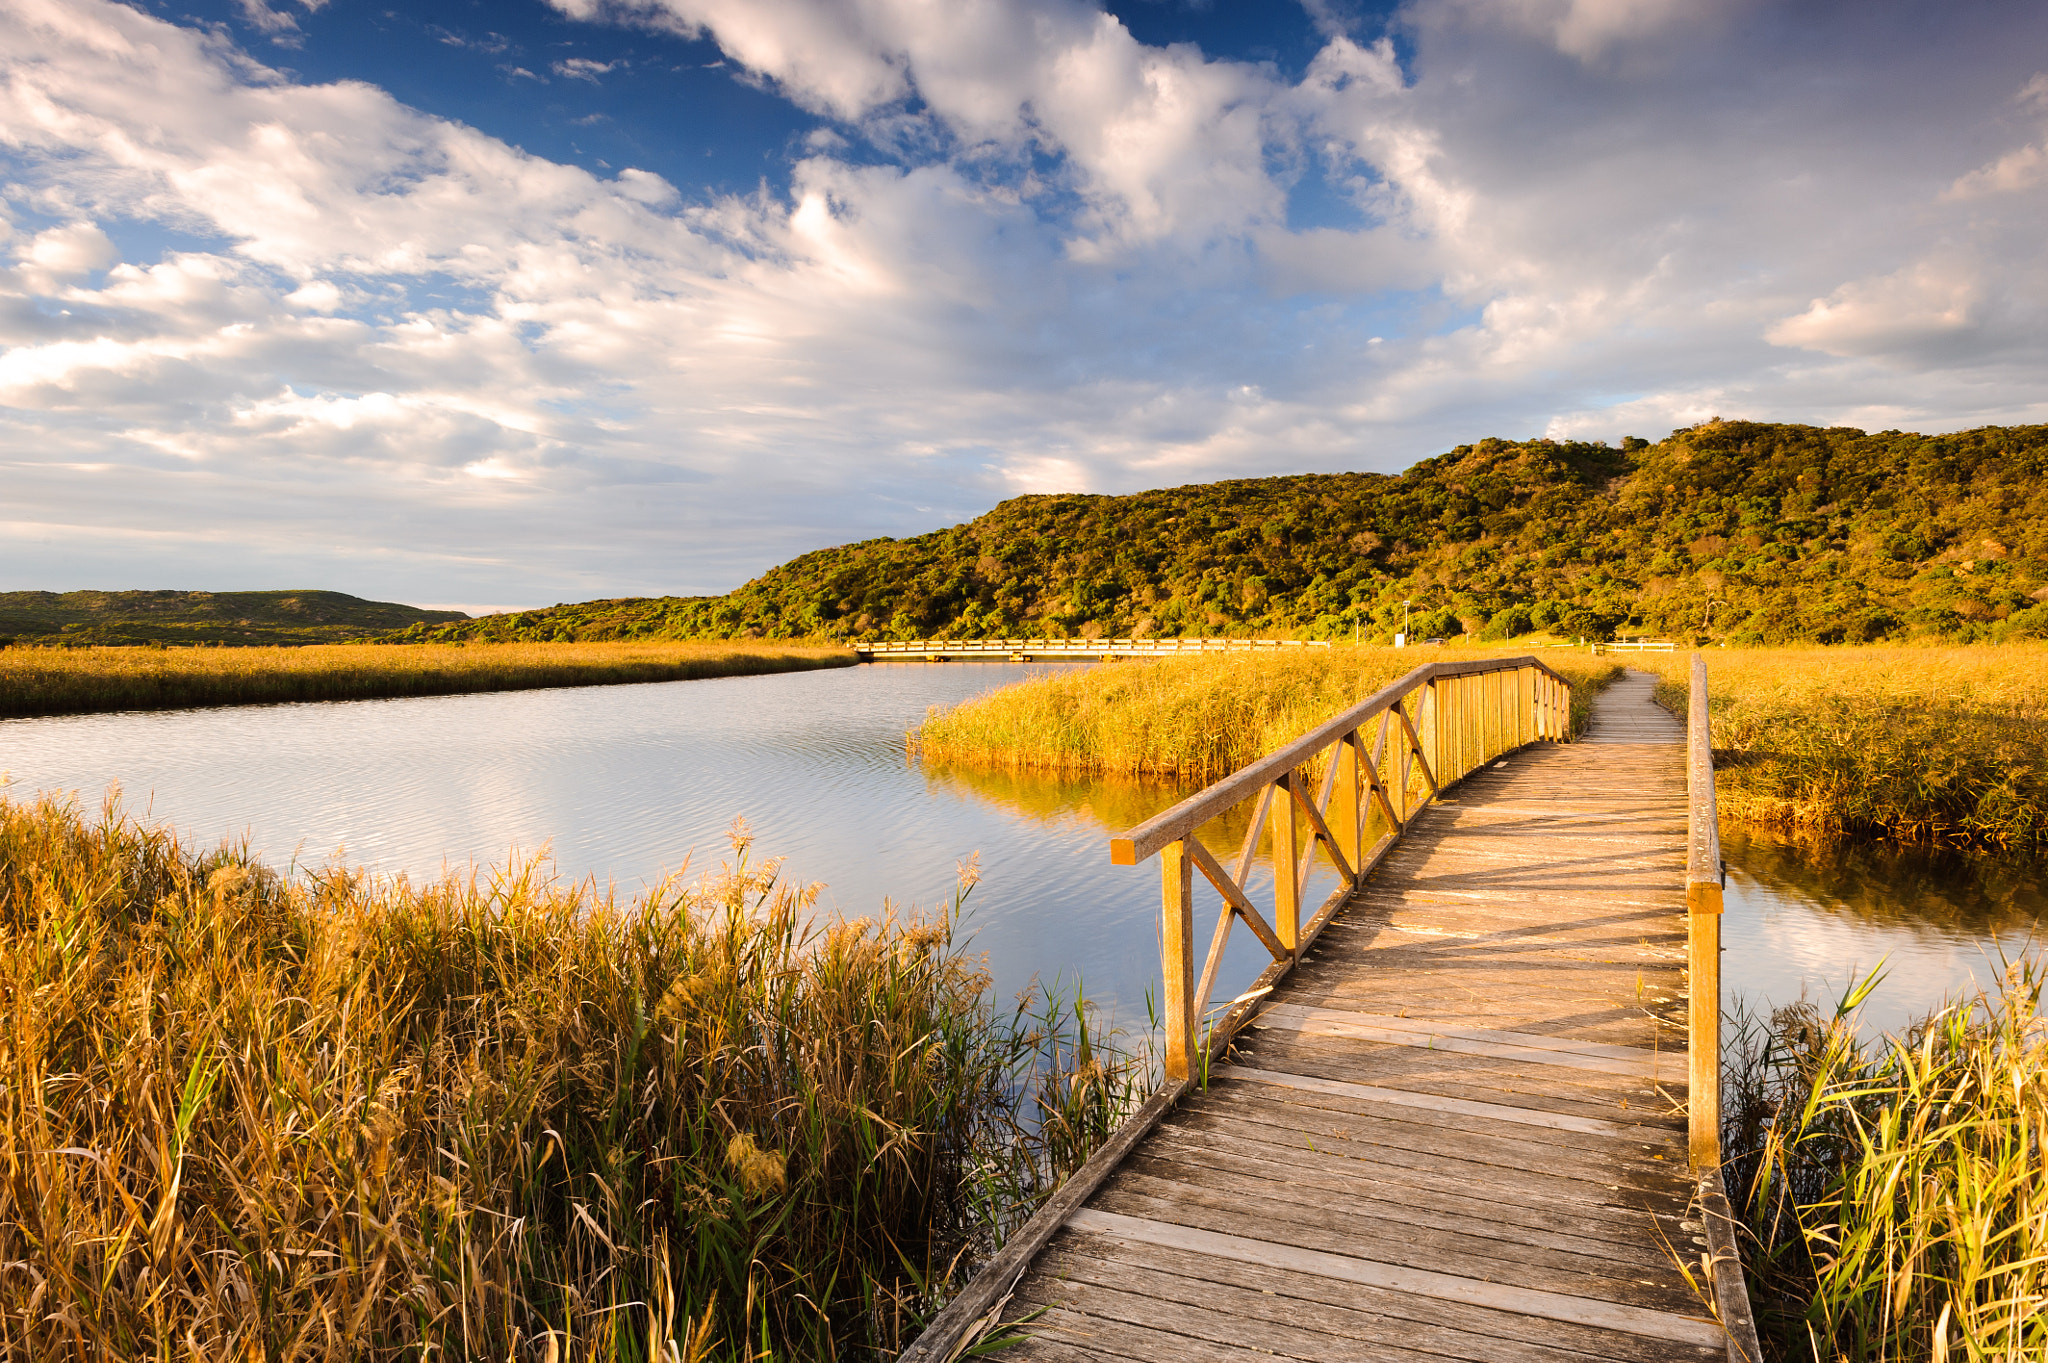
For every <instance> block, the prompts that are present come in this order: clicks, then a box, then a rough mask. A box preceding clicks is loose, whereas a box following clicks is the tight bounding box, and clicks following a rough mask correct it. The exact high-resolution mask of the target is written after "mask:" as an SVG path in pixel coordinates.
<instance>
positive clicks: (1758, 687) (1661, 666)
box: [1632, 644, 2048, 852]
mask: <svg viewBox="0 0 2048 1363" xmlns="http://www.w3.org/2000/svg"><path fill="white" fill-rule="evenodd" d="M1706 659H1707V674H1708V693H1709V697H1710V711H1711V715H1712V720H1713V734H1714V739H1713V741H1714V748H1715V756H1716V766H1717V772H1716V777H1715V788H1716V793H1717V796H1718V799H1719V802H1720V809H1721V814H1722V816H1723V817H1724V818H1730V819H1735V820H1739V821H1741V822H1744V823H1753V824H1763V825H1775V826H1779V827H1789V828H1806V829H1812V830H1815V831H1818V832H1822V833H1829V834H1841V833H1846V834H1852V835H1856V836H1862V837H1877V838H1886V839H1891V840H1895V841H1899V842H1920V843H1935V844H1943V845H1948V846H1978V847H1992V848H1999V849H2003V850H2009V851H2017V852H2040V851H2042V850H2044V849H2048V648H2041V647H2039V646H2036V645H2029V644H2009V645H2005V646H2002V647H1974V648H1804V649H1710V650H1708V651H1707V654H1706ZM1632 665H1634V666H1639V667H1642V668H1645V669H1647V670H1650V671H1653V672H1656V673H1658V674H1659V676H1660V678H1661V681H1660V684H1659V687H1658V699H1659V700H1660V701H1662V702H1663V703H1664V704H1665V705H1667V706H1669V707H1671V709H1672V710H1673V711H1674V712H1676V713H1678V714H1681V715H1682V714H1683V713H1684V712H1685V703H1686V696H1687V684H1686V672H1687V668H1688V667H1689V659H1688V657H1687V656H1686V655H1683V654H1665V655H1659V654H1644V655H1641V656H1640V657H1638V658H1637V659H1635V660H1634V661H1633V664H1632Z"/></svg>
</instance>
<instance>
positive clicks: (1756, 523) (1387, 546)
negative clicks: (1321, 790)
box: [403, 421, 2048, 643]
mask: <svg viewBox="0 0 2048 1363" xmlns="http://www.w3.org/2000/svg"><path fill="white" fill-rule="evenodd" d="M1404 601H1412V602H1413V608H1412V609H1413V632H1414V633H1415V634H1417V635H1419V636H1423V637H1429V636H1434V635H1444V636H1453V635H1458V634H1460V633H1464V634H1470V635H1476V636H1478V637H1480V638H1483V639H1485V638H1507V637H1512V636H1515V635H1520V634H1524V633H1528V632H1531V631H1536V630H1545V631H1549V632H1551V633H1553V634H1557V635H1562V636H1566V637H1577V636H1586V637H1592V638H1606V637H1610V636H1612V635H1614V634H1615V633H1617V632H1619V633H1627V634H1650V635H1658V636H1667V637H1679V638H1693V637H1700V638H1711V639H1714V640H1727V641H1740V642H1752V643H1765V642H1784V641H1792V640H1810V641H1815V642H1864V641H1872V640H1878V639H1886V638H1904V637H1914V636H1939V637H1944V638H1951V639H1996V638H2006V637H2013V636H2021V635H2030V634H2031V635H2048V426H2025V427H1995V426H1987V427H1982V428H1979V429H1977V430H1972V431H1962V432H1958V433H1956V434H1953V435H1916V434H1912V433H1909V432H1903V431H1884V432H1881V433H1878V434H1875V435H1870V434H1866V433H1864V432H1863V431H1859V430H1854V429H1851V428H1847V427H1834V428H1830V429H1826V430H1823V429H1820V428H1818V427H1813V426H1794V425H1768V424H1762V423H1757V422H1746V421H1712V422H1707V423H1704V424H1702V425H1699V426H1695V427H1692V428H1690V429H1687V430H1682V431H1674V432H1673V433H1672V434H1671V435H1670V436H1669V437H1668V438H1667V439H1664V440H1661V441H1658V442H1656V443H1654V444H1652V443H1649V442H1647V441H1641V440H1629V441H1625V442H1623V448H1621V449H1615V448H1613V447H1611V446H1607V445H1600V444H1587V443H1576V442H1553V441H1549V440H1534V441H1520V442H1515V441H1505V440H1482V441H1480V442H1479V443H1478V444H1476V445H1460V446H1459V447H1458V448H1457V449H1455V450H1452V451H1451V452H1450V453H1448V454H1444V455H1440V456H1438V457H1436V458H1433V459H1428V460H1425V461H1423V462H1422V463H1419V464H1417V465H1415V466H1414V467H1413V468H1410V469H1408V470H1407V471H1406V472H1404V473H1401V474H1398V475H1386V474H1373V473H1337V474H1300V475H1296V476H1292V477H1282V478H1251V479H1240V480H1236V481H1231V482H1221V483H1206V484H1195V485H1192V486H1188V487H1178V488H1168V489H1164V490H1161V491H1156V492H1141V493H1138V494H1135V495H1133V496H1127V497H1103V496H1046V497H1018V498H1015V499H1013V500H1011V501H1007V502H1004V503H1002V504H1001V505H999V506H997V507H996V508H995V509H994V510H992V511H990V512H989V513H988V514H987V515H984V516H981V517H978V518H977V519H975V520H973V521H970V522H968V523H967V524H966V525H958V526H953V527H950V528H948V529H945V530H938V531H934V532H932V533H931V534H928V535H919V536H916V537H914V538H911V539H903V540H894V539H877V540H868V541H865V542H863V543H860V544H849V545H844V546H841V547H839V548H836V549H823V550H819V551H818V552H816V553H811V554H805V555H803V556H802V557H800V558H795V559H792V560H790V561H789V562H788V563H785V564H783V565H781V566H780V567H777V568H774V569H771V570H770V571H769V572H767V573H766V574H764V575H762V576H761V577H760V578H758V579H756V580H755V581H753V582H749V583H748V584H747V585H746V586H744V587H741V588H740V589H739V590H737V591H734V592H732V593H730V594H729V595H726V596H720V597H658V598H635V599H627V600H612V601H595V602H586V603H583V604H580V605H566V606H556V607H553V608H551V609H548V610H538V611H527V612H523V613H521V614H517V615H496V616H486V617H483V618H481V619H477V620H469V621H462V622H458V623H455V624H451V625H441V626H415V627H414V628H413V629H411V630H409V631H407V632H406V633H405V635H404V636H403V637H406V638H440V639H613V638H646V637H681V638H693V637H712V638H730V637H734V636H766V637H779V638H795V637H808V638H818V639H834V640H841V639H851V638H877V639H890V638H918V637H932V636H953V637H965V638H990V637H994V638H1002V637H1010V636H1019V635H1025V636H1036V635H1040V634H1053V635H1081V636H1093V635H1096V634H1108V635H1131V634H1161V635H1179V634H1186V635H1202V634H1211V635H1213V634H1238V635H1242V634H1261V635H1274V634H1279V635H1294V636H1298V637H1307V638H1350V637H1352V635H1353V633H1354V631H1356V632H1357V634H1358V635H1359V636H1360V637H1363V638H1369V639H1370V638H1380V639H1384V638H1386V637H1388V636H1389V635H1391V633H1392V632H1393V631H1394V630H1395V629H1398V628H1400V626H1401V622H1402V619H1403V614H1402V612H1403V602H1404Z"/></svg>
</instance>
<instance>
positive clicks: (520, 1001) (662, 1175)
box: [0, 800, 1142, 1361]
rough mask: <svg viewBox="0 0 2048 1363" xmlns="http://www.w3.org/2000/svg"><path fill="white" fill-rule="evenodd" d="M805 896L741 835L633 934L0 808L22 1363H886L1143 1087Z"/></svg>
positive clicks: (930, 935) (476, 897) (487, 885)
mask: <svg viewBox="0 0 2048 1363" xmlns="http://www.w3.org/2000/svg"><path fill="white" fill-rule="evenodd" d="M963 893H964V889H963ZM810 902H811V895H810V892H808V891H803V890H799V889H796V888H793V887H791V886H788V885H785V884H783V883H781V882H780V881H779V880H778V878H777V872H776V867H775V864H774V863H773V862H760V861H755V860H753V859H751V857H750V854H749V848H748V844H747V839H746V837H745V835H744V832H743V831H736V836H735V839H734V856H733V858H732V860H731V861H730V862H728V863H727V864H726V865H725V866H724V867H722V868H721V869H720V871H719V872H718V873H716V874H714V875H712V876H710V877H707V878H706V879H704V880H703V881H702V882H701V883H697V884H685V883H684V882H683V881H681V880H672V881H670V882H667V883H665V884H662V885H660V886H658V887H656V888H655V889H653V890H651V891H650V892H648V893H647V894H646V895H645V896H644V897H643V898H641V899H639V900H637V901H635V902H633V903H631V904H621V903H619V902H618V901H617V900H615V899H614V898H613V896H612V895H611V894H609V893H605V892H600V891H598V890H597V889H596V888H595V887H594V886H592V885H589V884H584V885H575V886H570V885H563V884H560V883H557V882H556V881H554V880H552V879H550V878H549V877H548V876H547V875H546V874H545V872H544V869H543V868H542V867H541V866H539V865H536V864H533V863H526V864H522V865H515V866H509V867H505V868H502V869H494V870H491V871H488V872H483V873H476V874H471V875H468V876H458V877H450V878H447V879H443V880H440V881H437V882H434V883H431V884H422V885H415V884H412V883H410V882H408V881H406V880H404V879H402V878H400V879H394V880H377V879H374V878H371V877H369V876H367V875H365V874H363V873H360V872H354V871H349V870H346V869H335V870H332V871H330V872H327V873H325V874H318V875H314V876H311V877H308V878H304V879H300V880H296V881H291V882H287V881H285V880H283V879H281V878H280V877H279V876H277V875H276V874H274V873H273V872H271V871H269V870H267V869H265V868H264V867H262V866H259V865H253V864H250V863H249V862H248V860H247V859H246V857H244V856H243V855H241V854H239V853H237V852H236V851H234V850H233V849H222V850H219V851H214V852H209V853H204V854H199V853H194V852H192V851H191V850H189V849H186V848H184V847H181V846H180V845H179V844H178V842H177V840H176V839H175V837H173V836H172V835H171V834H170V833H168V832H166V831H164V830H162V829H152V828H143V827H138V826H137V825H135V824H134V823H132V822H130V821H128V820H126V819H124V818H122V817H120V816H119V814H118V813H117V812H116V811H115V810H113V809H112V808H111V807H110V808H109V809H108V810H107V811H106V812H105V813H104V814H103V815H102V817H100V818H98V819H97V820H93V819H87V818H84V817H81V816H80V815H79V814H78V813H77V812H76V810H75V809H74V808H72V807H70V806H68V805H66V804H63V803H58V802H55V801H51V800H43V801H41V802H38V803H34V804H13V803H6V802H0V1005H4V1007H5V1010H6V1017H5V1020H4V1025H0V1355H4V1356H5V1357H7V1358H10V1359H24V1360H29V1359H52V1360H54V1359H60V1358H61V1359H67V1360H83V1359H108V1360H112V1359H121V1360H128V1359H140V1358H150V1359H174V1358H175V1359H191V1360H197V1359H244V1358H247V1359H256V1358H261V1359H264V1360H266V1361H268V1360H300V1359H323V1360H342V1359H399V1358H406V1359H418V1358H426V1357H430V1356H432V1357H445V1358H450V1359H483V1358H493V1359H514V1360H529V1359H531V1360H543V1359H554V1360H560V1359H609V1360H617V1359H649V1360H651V1359H656V1358H659V1359H676V1358H690V1359H696V1358H721V1359H723V1358H730V1359H740V1358H746V1359H763V1358H770V1357H774V1358H803V1359H816V1358H835V1357H865V1356H871V1355H886V1354H888V1353H889V1352H890V1351H892V1350H893V1349H895V1348H896V1347H897V1346H899V1345H900V1344H901V1343H903V1342H904V1341H905V1339H906V1337H907V1336H908V1335H909V1334H910V1333H912V1332H914V1330H915V1329H916V1328H917V1326H918V1323H919V1322H920V1321H921V1320H922V1319H923V1318H925V1317H926V1316H928V1315H929V1313H930V1312H931V1311H932V1310H933V1309H935V1307H936V1306H937V1304H939V1303H940V1302H941V1301H943V1299H944V1298H945V1297H946V1295H947V1294H948V1292H949V1291H950V1290H951V1289H952V1287H953V1286H954V1285H955V1284H956V1283H957V1282H958V1281H959V1280H960V1278H961V1276H962V1275H963V1274H965V1273H966V1272H967V1271H968V1270H969V1269H970V1268H971V1267H972V1266H973V1264H974V1263H975V1261H976V1259H977V1257H978V1256H980V1255H984V1254H986V1253H987V1252H989V1249H990V1247H991V1246H992V1245H993V1244H994V1243H995V1241H996V1240H998V1239H999V1238H1000V1236H1001V1235H1002V1233H1004V1232H1005V1231H1006V1230H1007V1229H1008V1228H1009V1226H1010V1225H1011V1224H1013V1223H1014V1222H1015V1221H1016V1220H1017V1219H1018V1218H1020V1217H1021V1216H1023V1215H1026V1214H1028V1212H1029V1211H1030V1209H1031V1207H1032V1206H1033V1205H1034V1204H1035V1201H1036V1200H1037V1199H1038V1198H1039V1197H1040V1196H1042V1195H1043V1194H1044V1192H1046V1191H1047V1190H1048V1189H1049V1188H1050V1187H1051V1186H1052V1184H1053V1183H1054V1182H1056V1180H1057V1179H1058V1178H1059V1177H1060V1176H1062V1175H1063V1173H1064V1172H1065V1170H1066V1169H1067V1168H1069V1167H1071V1165H1072V1164H1073V1163H1075V1162H1076V1161H1077V1160H1078V1159H1080V1158H1085V1153H1086V1150H1087V1149H1089V1148H1092V1145H1091V1144H1090V1142H1091V1141H1092V1140H1094V1139H1096V1138H1097V1136H1098V1134H1099V1132H1100V1131H1102V1130H1104V1129H1106V1126H1107V1125H1108V1124H1111V1123H1113V1121H1114V1119H1115V1117H1116V1115H1117V1113H1118V1111H1119V1110H1120V1109H1119V1107H1118V1105H1119V1104H1121V1105H1128V1104H1129V1103H1130V1102H1131V1101H1133V1094H1134V1090H1135V1088H1136V1087H1137V1086H1138V1082H1137V1081H1138V1079H1139V1078H1141V1077H1142V1075H1141V1067H1137V1066H1134V1065H1133V1064H1132V1063H1131V1061H1130V1060H1129V1058H1128V1057H1121V1058H1120V1057H1118V1056H1117V1055H1115V1054H1114V1053H1108V1054H1106V1053H1105V1052H1104V1051H1103V1050H1102V1049H1101V1047H1100V1043H1099V1041H1097V1040H1096V1039H1094V1038H1090V1037H1088V1036H1087V1034H1086V1026H1085V1023H1081V1024H1078V1025H1079V1026H1080V1032H1079V1034H1078V1036H1077V1033H1076V1030H1075V1028H1076V1025H1077V1024H1076V1019H1077V1018H1079V1017H1081V1016H1083V1015H1080V1014H1077V1013H1075V1012H1073V1011H1072V1009H1071V1005H1067V1004H1062V1003H1053V1004H1047V1003H1045V1002H1044V1001H1043V1000H1041V1001H1040V1003H1039V1004H1038V1005H1036V1006H1037V1008H1038V1011H1037V1012H1035V1013H1034V1012H1031V1011H1028V1010H1024V1009H1020V1012H1019V1014H1018V1015H1017V1016H1016V1017H1015V1018H1014V1019H1006V1018H1005V1017H1004V1016H1003V1015H1001V1014H999V1013H998V1012H997V1011H996V1010H994V1009H993V1008H992V1006H991V1004H990V1002H989V1000H988V998H987V983H988V981H987V977H986V975H985V973H984V972H983V971H982V969H981V968H980V966H979V964H978V963H977V962H976V961H974V960H971V959H969V958H966V957H964V956H963V955H962V954H961V953H960V952H959V951H958V950H956V949H955V948H954V946H953V943H952V932H953V926H954V916H953V915H952V914H949V913H946V912H941V913H938V914H935V915H925V916H920V915H915V914H904V915H898V914H893V913H889V912H885V913H883V914H882V916H881V917H880V918H878V919H875V920H861V921H856V922H852V923H842V924H834V925H823V926H818V927H815V928H814V927H813V926H811V925H810V916H809V912H808V910H809V908H810ZM957 907H958V906H957V901H956V904H955V910H956V911H957Z"/></svg>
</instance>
